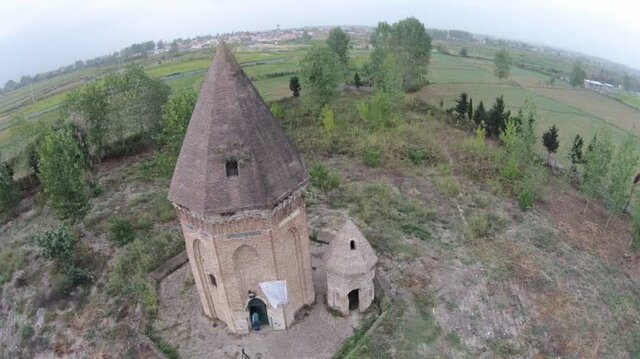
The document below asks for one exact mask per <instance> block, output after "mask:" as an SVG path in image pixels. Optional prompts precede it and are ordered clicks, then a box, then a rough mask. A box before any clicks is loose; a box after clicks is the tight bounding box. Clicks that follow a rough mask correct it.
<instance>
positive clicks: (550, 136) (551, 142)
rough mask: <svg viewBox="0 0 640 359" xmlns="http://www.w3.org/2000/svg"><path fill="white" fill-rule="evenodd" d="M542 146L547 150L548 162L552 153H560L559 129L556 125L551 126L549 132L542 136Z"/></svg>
mask: <svg viewBox="0 0 640 359" xmlns="http://www.w3.org/2000/svg"><path fill="white" fill-rule="evenodd" d="M542 144H543V145H544V147H545V148H546V149H547V162H549V158H550V157H551V154H552V153H556V152H557V151H558V147H560V142H559V141H558V128H557V127H556V125H553V126H551V127H550V128H549V129H548V130H547V131H545V132H544V133H543V134H542Z"/></svg>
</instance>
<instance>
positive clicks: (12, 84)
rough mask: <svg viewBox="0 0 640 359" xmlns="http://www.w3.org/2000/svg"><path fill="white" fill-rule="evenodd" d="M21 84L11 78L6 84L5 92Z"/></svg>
mask: <svg viewBox="0 0 640 359" xmlns="http://www.w3.org/2000/svg"><path fill="white" fill-rule="evenodd" d="M18 87H19V85H18V84H17V83H16V82H15V81H14V80H9V81H7V82H6V83H5V84H4V92H9V91H12V90H15V89H17V88H18Z"/></svg>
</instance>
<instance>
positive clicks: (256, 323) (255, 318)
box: [251, 312, 260, 331]
mask: <svg viewBox="0 0 640 359" xmlns="http://www.w3.org/2000/svg"><path fill="white" fill-rule="evenodd" d="M251 325H252V326H253V330H256V331H257V330H260V316H259V315H258V312H253V314H251Z"/></svg>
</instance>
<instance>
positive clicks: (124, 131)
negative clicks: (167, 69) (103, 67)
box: [104, 65, 171, 151]
mask: <svg viewBox="0 0 640 359" xmlns="http://www.w3.org/2000/svg"><path fill="white" fill-rule="evenodd" d="M104 86H105V90H106V92H107V101H108V104H109V107H108V109H109V111H108V117H109V118H108V121H109V129H110V131H108V134H109V136H110V138H109V142H108V143H109V144H119V145H120V146H119V147H120V148H119V149H118V148H116V150H121V151H123V150H124V151H127V150H130V149H129V148H127V147H128V146H130V145H131V144H132V143H133V144H135V140H136V138H138V139H139V140H138V141H139V142H140V143H143V144H146V143H149V142H150V140H151V139H153V138H154V137H155V136H156V135H157V134H159V132H160V131H161V129H162V106H163V105H164V104H165V102H167V98H168V97H169V93H170V92H171V90H170V89H169V87H168V86H167V85H166V84H165V83H164V82H162V80H160V79H152V78H150V77H149V76H148V75H147V74H146V72H145V71H144V69H143V68H142V66H137V65H135V66H134V65H131V66H128V67H127V69H126V70H125V71H124V72H122V73H115V74H111V75H108V76H107V77H106V78H105V80H104ZM131 140H133V141H131Z"/></svg>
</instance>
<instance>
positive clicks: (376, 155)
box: [362, 147, 380, 167]
mask: <svg viewBox="0 0 640 359" xmlns="http://www.w3.org/2000/svg"><path fill="white" fill-rule="evenodd" d="M362 162H363V163H364V164H365V165H367V166H369V167H378V166H380V151H379V150H378V149H377V148H375V147H367V148H366V149H365V150H364V153H363V154H362Z"/></svg>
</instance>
